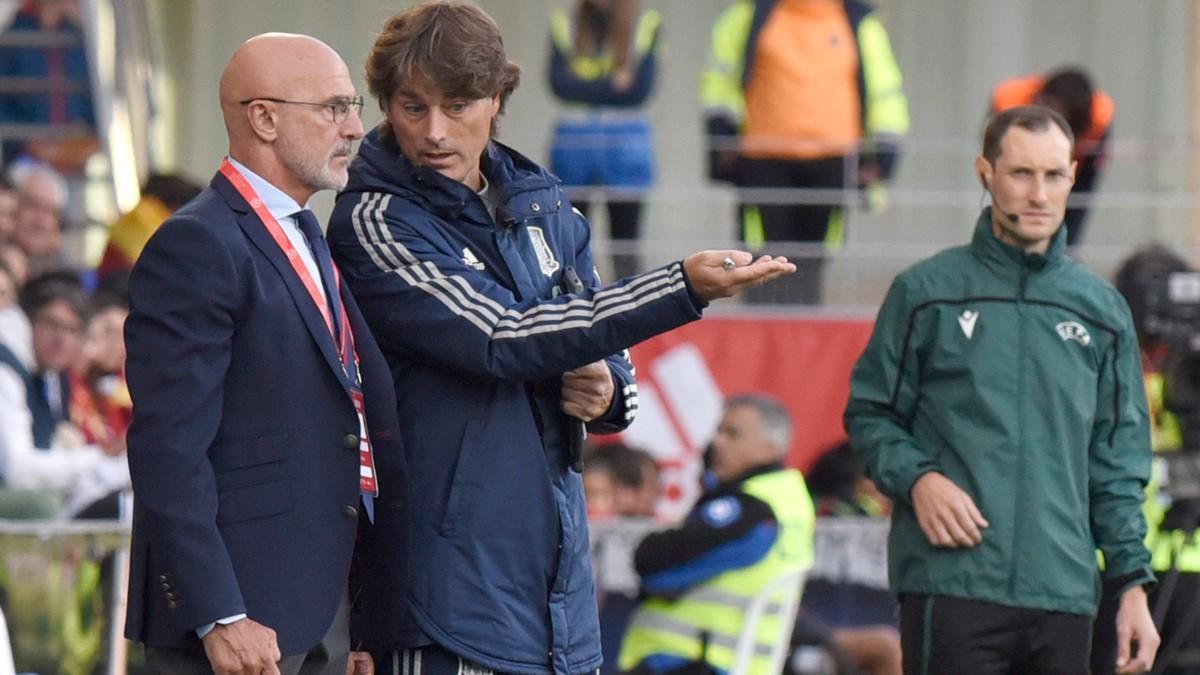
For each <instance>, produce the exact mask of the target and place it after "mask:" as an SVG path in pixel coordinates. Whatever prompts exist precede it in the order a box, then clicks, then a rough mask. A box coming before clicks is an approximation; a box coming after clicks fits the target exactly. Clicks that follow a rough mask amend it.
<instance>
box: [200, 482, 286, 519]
mask: <svg viewBox="0 0 1200 675" xmlns="http://www.w3.org/2000/svg"><path fill="white" fill-rule="evenodd" d="M292 508H293V507H292V481H291V479H289V478H282V479H279V480H275V481H272V482H269V483H258V484H255V485H247V486H243V487H237V488H232V489H226V490H221V491H220V492H218V493H217V524H218V525H228V524H230V523H240V522H245V521H248V520H257V519H259V518H267V517H270V516H277V515H279V514H281V513H287V512H288V511H291V510H292Z"/></svg>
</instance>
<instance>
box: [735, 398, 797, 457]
mask: <svg viewBox="0 0 1200 675" xmlns="http://www.w3.org/2000/svg"><path fill="white" fill-rule="evenodd" d="M743 406H744V407H747V408H753V409H754V410H756V411H758V416H759V418H760V419H761V420H762V425H763V434H764V435H765V436H766V437H767V438H768V439H770V441H771V442H772V443H773V444H775V448H776V449H777V450H779V455H780V456H781V457H782V456H783V455H785V454H787V451H788V448H789V447H791V445H792V416H791V415H789V414H788V411H787V408H784V407H783V404H782V403H780V402H779V401H777V400H776V399H774V398H771V397H770V396H767V395H766V394H740V395H738V396H732V397H730V398H729V399H727V400H726V401H725V409H726V410H731V409H733V408H740V407H743Z"/></svg>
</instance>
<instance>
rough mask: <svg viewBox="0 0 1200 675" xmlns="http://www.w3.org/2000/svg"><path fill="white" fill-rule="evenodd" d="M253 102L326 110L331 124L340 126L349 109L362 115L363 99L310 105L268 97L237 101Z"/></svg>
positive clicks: (243, 103)
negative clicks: (305, 106) (328, 112)
mask: <svg viewBox="0 0 1200 675" xmlns="http://www.w3.org/2000/svg"><path fill="white" fill-rule="evenodd" d="M255 101H270V102H272V103H286V104H288V105H315V106H318V107H321V108H328V109H329V111H330V112H331V113H333V123H334V124H341V123H342V122H345V121H346V118H347V117H348V116H349V115H350V108H354V112H355V113H357V114H359V115H362V109H363V97H362V96H355V97H354V98H339V99H336V100H333V101H326V102H324V103H312V102H309V101H286V100H284V99H282V98H271V97H269V96H255V97H254V98H248V99H246V100H245V101H238V104H239V105H250V104H251V103H253V102H255Z"/></svg>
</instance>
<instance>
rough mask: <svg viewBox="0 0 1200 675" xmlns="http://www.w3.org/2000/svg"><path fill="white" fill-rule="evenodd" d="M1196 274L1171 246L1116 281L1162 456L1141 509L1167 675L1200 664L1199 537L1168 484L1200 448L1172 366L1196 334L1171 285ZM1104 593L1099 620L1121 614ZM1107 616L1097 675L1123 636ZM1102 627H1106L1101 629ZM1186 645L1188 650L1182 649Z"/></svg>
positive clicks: (1154, 249)
mask: <svg viewBox="0 0 1200 675" xmlns="http://www.w3.org/2000/svg"><path fill="white" fill-rule="evenodd" d="M1192 273H1194V270H1193V269H1192V267H1191V265H1189V264H1188V262H1187V261H1186V260H1184V259H1183V258H1182V257H1180V256H1179V255H1177V254H1176V253H1174V252H1173V251H1171V250H1170V249H1168V248H1166V247H1164V246H1162V245H1160V244H1154V245H1150V246H1147V247H1145V248H1142V249H1140V250H1138V251H1136V252H1134V253H1133V254H1132V255H1131V256H1129V257H1128V258H1126V259H1125V260H1124V261H1122V263H1121V265H1120V267H1119V268H1118V269H1117V272H1116V275H1115V278H1114V285H1115V286H1116V288H1117V290H1118V291H1119V292H1120V293H1121V295H1122V296H1123V297H1124V298H1125V301H1126V302H1127V303H1129V310H1130V313H1131V315H1132V316H1133V323H1134V327H1135V328H1136V329H1137V333H1138V348H1139V350H1140V351H1141V356H1142V373H1143V382H1144V383H1145V386H1146V402H1147V406H1148V412H1149V419H1150V445H1151V448H1152V449H1153V450H1154V453H1155V455H1156V456H1157V457H1158V458H1159V461H1158V462H1156V466H1155V467H1154V474H1153V475H1152V476H1151V481H1150V483H1149V485H1148V487H1147V489H1146V498H1145V501H1144V503H1143V506H1142V511H1143V513H1144V514H1145V517H1146V523H1147V526H1148V531H1147V535H1146V544H1147V546H1148V548H1149V549H1150V552H1151V559H1150V568H1151V569H1152V570H1153V571H1154V573H1155V575H1156V576H1158V578H1159V579H1161V580H1162V581H1161V583H1159V584H1158V586H1157V587H1156V589H1155V591H1154V593H1153V594H1152V595H1151V596H1150V605H1151V608H1152V610H1153V611H1154V615H1155V617H1156V618H1158V617H1161V621H1160V623H1159V626H1160V631H1161V633H1162V641H1163V647H1162V649H1160V650H1159V657H1158V658H1159V662H1160V666H1161V667H1162V668H1165V670H1163V671H1162V672H1164V673H1168V674H1169V673H1177V672H1179V673H1183V672H1191V671H1190V670H1188V666H1189V665H1190V664H1191V663H1194V662H1195V661H1194V659H1195V656H1194V655H1195V653H1196V652H1195V650H1196V647H1197V644H1198V639H1197V638H1196V637H1184V636H1195V635H1196V631H1195V628H1196V617H1195V616H1191V617H1189V614H1192V612H1193V611H1194V610H1193V609H1192V606H1193V605H1194V604H1195V598H1196V597H1197V596H1198V594H1200V540H1197V538H1196V537H1195V536H1194V534H1193V533H1192V532H1191V531H1189V529H1190V528H1185V527H1182V526H1181V524H1180V523H1179V521H1180V520H1181V519H1180V518H1179V515H1180V513H1183V510H1182V509H1176V511H1175V514H1174V515H1173V516H1172V517H1170V518H1168V517H1167V514H1168V513H1170V512H1171V510H1172V507H1174V506H1175V504H1174V503H1173V501H1172V499H1171V488H1172V486H1171V485H1170V484H1169V478H1170V474H1171V473H1172V472H1171V471H1170V462H1171V459H1172V458H1178V457H1180V453H1181V452H1184V451H1187V450H1194V449H1195V448H1194V443H1195V439H1192V443H1193V446H1187V445H1186V444H1185V439H1186V438H1187V434H1185V432H1184V429H1185V427H1184V424H1182V423H1181V419H1180V415H1178V414H1177V413H1178V412H1179V409H1180V408H1183V409H1185V410H1186V409H1187V408H1188V407H1190V406H1186V405H1182V406H1181V405H1180V403H1181V401H1180V400H1178V399H1179V393H1178V392H1179V389H1178V388H1177V387H1176V386H1175V385H1176V384H1177V382H1173V380H1177V379H1178V378H1179V377H1180V375H1181V374H1180V373H1179V372H1177V370H1176V368H1175V366H1174V365H1173V364H1174V363H1175V361H1176V358H1177V356H1176V355H1175V354H1174V353H1173V352H1175V350H1176V349H1177V348H1178V346H1179V345H1180V344H1181V343H1183V342H1184V341H1186V340H1188V339H1189V338H1190V336H1191V335H1192V334H1193V333H1194V332H1195V328H1194V327H1193V324H1194V320H1192V319H1190V317H1186V316H1185V317H1181V316H1179V315H1178V313H1177V310H1176V309H1175V308H1176V304H1175V303H1173V302H1171V301H1170V291H1169V287H1170V286H1171V284H1172V278H1173V277H1174V275H1176V274H1184V275H1188V274H1192ZM1188 309H1190V308H1188ZM1184 311H1185V312H1186V311H1188V310H1184ZM1184 403H1186V401H1184ZM1164 479H1167V484H1166V485H1165V489H1160V487H1162V483H1164ZM1180 506H1181V507H1182V506H1186V504H1180ZM1172 569H1174V570H1175V571H1174V572H1173V571H1172ZM1104 590H1105V593H1104V595H1103V596H1102V598H1101V604H1100V610H1099V615H1098V617H1100V618H1103V617H1105V616H1107V615H1111V614H1113V612H1114V611H1115V610H1114V608H1113V606H1114V605H1115V602H1114V600H1113V598H1112V597H1111V596H1112V593H1111V592H1110V590H1109V589H1107V588H1106V589H1104ZM1100 618H1098V620H1097V624H1096V630H1095V632H1094V633H1093V636H1092V673H1093V675H1108V674H1109V673H1112V672H1113V670H1112V669H1111V668H1110V667H1108V665H1107V664H1108V663H1110V662H1111V658H1110V657H1111V654H1112V653H1113V651H1114V650H1115V649H1116V647H1115V644H1116V639H1115V636H1114V635H1113V631H1112V630H1111V628H1112V627H1111V626H1104V625H1103V622H1101V621H1100ZM1101 628H1105V629H1107V630H1104V631H1101ZM1180 648H1182V649H1184V650H1186V651H1187V653H1184V652H1181V651H1180Z"/></svg>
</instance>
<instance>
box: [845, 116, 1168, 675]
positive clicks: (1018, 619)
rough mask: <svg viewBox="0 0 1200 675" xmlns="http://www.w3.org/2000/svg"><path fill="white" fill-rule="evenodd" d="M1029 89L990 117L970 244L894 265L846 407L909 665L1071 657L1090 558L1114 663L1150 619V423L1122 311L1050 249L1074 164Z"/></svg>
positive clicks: (1058, 662) (990, 666)
mask: <svg viewBox="0 0 1200 675" xmlns="http://www.w3.org/2000/svg"><path fill="white" fill-rule="evenodd" d="M1072 138H1073V137H1072V134H1071V129H1070V126H1069V125H1068V124H1067V121H1066V120H1065V119H1063V117H1062V116H1061V115H1059V114H1058V113H1056V112H1054V111H1052V110H1050V109H1048V108H1045V107H1041V106H1028V107H1019V108H1010V109H1009V110H1005V111H1002V112H1000V113H997V114H996V115H994V116H992V118H991V119H990V120H989V121H988V124H987V126H986V128H985V130H984V136H983V150H982V153H981V155H980V156H979V157H977V158H976V160H975V171H976V177H977V178H978V179H979V181H980V182H981V183H982V184H983V186H984V189H985V190H987V191H989V192H990V193H991V196H992V206H990V207H988V208H986V209H984V210H983V211H982V213H980V215H979V218H978V220H977V222H976V225H975V234H974V237H973V239H972V241H971V243H970V245H968V246H961V247H957V248H953V249H949V250H947V251H945V252H943V253H940V254H938V255H936V256H934V257H933V258H930V259H928V260H926V261H923V262H920V263H918V264H917V265H915V266H913V267H911V268H909V269H908V270H907V271H905V272H903V273H901V274H900V275H899V276H898V277H897V278H896V280H895V281H894V282H893V283H892V287H891V289H890V290H889V292H888V295H887V298H886V299H885V300H884V303H883V306H882V307H881V308H880V310H879V317H878V319H877V320H876V322H875V329H874V332H873V334H872V336H871V340H870V342H869V343H868V345H867V347H866V350H865V351H864V352H863V355H862V356H861V357H860V359H859V361H858V363H857V364H856V365H855V367H854V371H853V375H852V381H851V393H850V402H849V404H848V406H847V408H846V413H845V423H846V429H847V430H848V431H849V433H850V439H851V442H852V443H853V445H854V448H855V449H856V450H857V451H859V452H861V453H862V454H863V458H864V462H865V464H866V471H867V475H868V476H869V477H870V478H871V479H872V480H874V481H875V483H876V484H877V485H878V486H879V488H880V490H882V491H883V492H884V493H885V494H887V495H888V496H889V497H891V498H892V500H893V503H894V508H893V511H892V527H891V535H890V539H889V544H890V546H889V556H888V557H889V565H890V581H891V585H892V589H893V590H894V591H896V592H897V593H901V594H903V595H902V596H901V614H900V628H901V634H902V642H903V648H904V660H905V663H906V667H908V668H912V669H914V670H917V671H921V670H922V669H926V670H927V672H931V673H932V672H936V673H963V672H979V671H981V670H984V671H987V672H1015V671H1027V670H1031V669H1032V670H1038V671H1040V672H1064V673H1065V672H1071V673H1082V672H1086V671H1087V669H1088V646H1089V643H1090V641H1091V623H1092V616H1093V615H1094V614H1095V612H1096V607H1097V599H1098V598H1097V595H1098V593H1097V591H1098V589H1099V588H1100V585H1101V574H1100V573H1099V572H1098V570H1097V565H1096V549H1097V548H1099V549H1100V550H1101V551H1102V552H1103V554H1104V559H1105V563H1106V565H1105V569H1104V572H1103V578H1104V581H1105V583H1108V584H1111V585H1112V587H1113V588H1115V589H1118V590H1119V592H1120V593H1121V601H1120V609H1119V611H1118V613H1117V634H1118V635H1119V636H1121V639H1120V644H1119V650H1118V657H1117V663H1116V666H1117V670H1118V672H1140V671H1142V670H1148V669H1149V668H1150V667H1151V665H1152V663H1153V661H1154V654H1155V650H1156V649H1157V648H1158V642H1159V638H1158V634H1157V632H1156V630H1155V627H1154V622H1153V621H1152V620H1151V618H1150V612H1149V610H1148V608H1147V603H1146V592H1145V590H1144V588H1143V586H1144V585H1145V584H1149V583H1151V582H1152V581H1153V579H1154V576H1153V574H1152V572H1151V569H1150V553H1149V551H1147V550H1146V546H1145V544H1144V543H1143V539H1144V537H1145V535H1146V522H1145V518H1144V516H1143V513H1142V499H1143V490H1144V488H1145V486H1146V483H1147V479H1148V478H1149V476H1150V459H1151V455H1150V444H1149V443H1150V432H1149V428H1148V422H1147V414H1146V396H1145V391H1144V389H1143V387H1142V378H1141V364H1140V361H1139V358H1138V348H1137V340H1136V336H1135V334H1134V328H1133V322H1132V319H1131V317H1130V313H1129V308H1128V306H1127V305H1126V303H1125V301H1124V300H1123V299H1122V298H1121V297H1120V295H1119V294H1118V293H1117V292H1116V290H1115V289H1113V288H1112V286H1110V285H1109V284H1108V283H1106V282H1105V281H1103V280H1101V279H1099V278H1098V277H1096V276H1095V275H1093V274H1092V273H1090V272H1088V271H1087V270H1086V269H1085V268H1084V267H1083V266H1082V265H1080V264H1079V263H1077V262H1075V261H1074V260H1072V259H1071V258H1070V257H1068V256H1066V255H1065V251H1066V232H1065V231H1063V229H1062V227H1061V225H1062V223H1063V218H1064V213H1065V210H1066V203H1067V195H1068V194H1069V193H1070V190H1071V183H1072V179H1073V176H1074V169H1075V162H1074V160H1073V159H1072V149H1073V148H1072Z"/></svg>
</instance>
